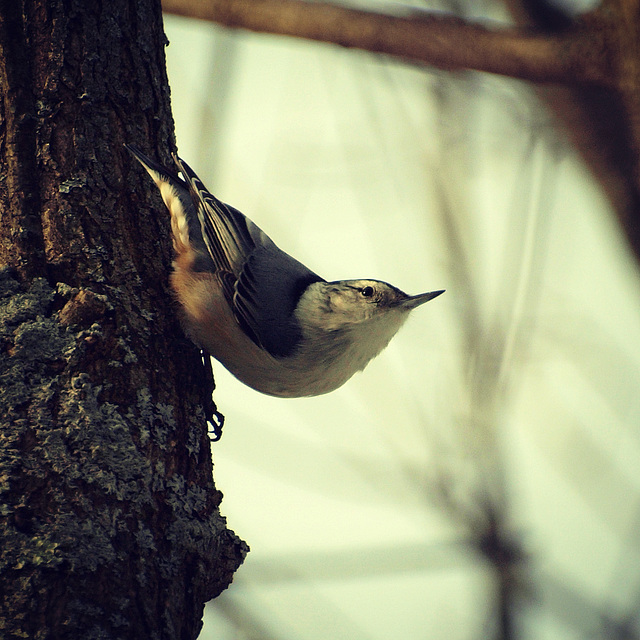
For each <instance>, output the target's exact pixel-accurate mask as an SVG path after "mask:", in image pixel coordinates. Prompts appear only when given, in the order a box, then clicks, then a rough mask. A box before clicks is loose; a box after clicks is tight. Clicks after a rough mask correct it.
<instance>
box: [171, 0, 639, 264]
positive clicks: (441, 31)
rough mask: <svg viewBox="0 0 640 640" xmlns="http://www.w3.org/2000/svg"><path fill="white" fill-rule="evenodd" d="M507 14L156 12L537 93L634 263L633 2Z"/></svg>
mask: <svg viewBox="0 0 640 640" xmlns="http://www.w3.org/2000/svg"><path fill="white" fill-rule="evenodd" d="M507 4H508V5H509V7H510V8H511V10H512V11H513V12H514V14H515V15H516V16H518V18H519V19H520V26H519V27H517V28H498V27H492V28H488V27H485V26H483V25H480V24H473V23H469V22H466V21H465V20H463V19H461V18H458V17H455V16H451V15H445V14H430V13H426V12H413V13H408V12H407V13H406V14H405V15H389V14H385V13H376V12H373V11H362V10H359V9H352V8H347V7H343V6H336V5H332V4H327V3H323V2H306V1H304V0H198V1H197V2H195V1H194V0H163V9H164V10H165V11H166V12H168V13H174V14H176V15H182V16H189V17H193V18H199V19H203V20H210V21H214V22H217V23H219V24H222V25H226V26H229V27H237V28H243V29H249V30H252V31H258V32H265V33H273V34H280V35H289V36H295V37H299V38H307V39H311V40H318V41H322V42H331V43H334V44H338V45H341V46H344V47H354V48H358V49H364V50H367V51H372V52H375V53H383V54H388V55H392V56H397V57H399V58H402V59H405V60H408V61H412V62H417V63H423V64H429V65H432V66H435V67H439V68H443V69H448V70H459V69H470V70H475V71H486V72H489V73H496V74H501V75H505V76H510V77H514V78H519V79H523V80H529V81H531V82H534V83H537V84H538V85H539V87H540V93H541V96H542V98H543V99H544V100H546V101H547V102H548V103H549V105H550V107H551V108H552V110H553V111H554V112H555V113H556V115H557V117H558V118H559V120H560V121H561V122H563V124H564V125H565V126H566V128H567V131H568V133H569V135H570V137H571V138H572V139H573V142H574V144H575V145H576V147H577V149H578V150H579V151H580V153H581V154H582V155H583V157H584V159H585V161H586V162H587V164H588V165H589V167H590V168H591V170H592V171H593V173H594V174H595V176H596V178H597V179H598V180H599V181H600V182H601V184H602V186H603V188H604V190H605V192H606V193H607V195H608V196H609V198H610V200H611V202H612V204H613V206H614V208H615V210H616V212H617V214H618V218H619V221H620V223H621V225H622V228H623V229H624V232H625V234H626V236H627V238H628V241H629V244H630V245H631V248H632V249H633V251H634V253H635V255H636V258H637V259H638V260H640V0H609V1H608V2H605V3H603V4H602V5H601V6H600V7H598V8H597V9H595V10H594V11H591V12H589V13H586V14H583V15H582V16H580V17H578V18H576V19H572V18H570V17H569V16H564V15H562V14H561V12H560V11H559V10H558V9H557V8H552V9H553V11H549V10H547V9H549V8H550V5H548V4H547V3H546V2H545V1H544V0H542V1H541V0H507ZM550 15H552V16H553V24H551V22H550V21H549V16H550ZM559 17H561V18H562V20H558V18H559ZM545 21H546V22H545Z"/></svg>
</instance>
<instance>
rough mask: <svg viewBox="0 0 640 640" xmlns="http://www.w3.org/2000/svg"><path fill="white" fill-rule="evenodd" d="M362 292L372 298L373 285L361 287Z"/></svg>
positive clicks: (366, 296)
mask: <svg viewBox="0 0 640 640" xmlns="http://www.w3.org/2000/svg"><path fill="white" fill-rule="evenodd" d="M360 293H361V294H362V295H363V296H364V297H365V298H370V297H371V296H372V295H373V287H362V289H360Z"/></svg>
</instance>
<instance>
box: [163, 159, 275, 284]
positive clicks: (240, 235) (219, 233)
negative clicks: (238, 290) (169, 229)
mask: <svg viewBox="0 0 640 640" xmlns="http://www.w3.org/2000/svg"><path fill="white" fill-rule="evenodd" d="M173 159H174V161H175V163H176V165H177V167H178V168H179V169H180V171H181V172H182V175H183V176H184V177H185V179H186V182H187V186H188V188H189V193H190V194H191V199H192V201H193V204H194V206H195V207H196V210H197V213H198V220H199V221H200V229H201V234H202V238H203V240H204V243H205V245H206V247H207V251H208V252H209V255H210V256H211V258H212V260H213V262H214V264H215V266H216V268H217V269H219V270H221V271H227V272H230V273H232V274H234V275H235V276H236V278H238V277H240V272H241V270H242V265H243V264H244V261H245V259H246V257H247V256H248V255H250V254H251V252H252V251H254V249H255V248H256V245H257V244H259V233H256V230H257V231H258V232H259V229H258V228H257V227H256V226H255V225H254V224H253V223H252V222H251V221H250V220H249V219H248V218H247V217H246V216H245V215H244V214H242V213H241V212H240V211H238V210H237V209H234V208H233V207H230V206H229V205H227V204H225V203H224V202H222V201H221V200H218V198H216V197H215V196H214V195H213V194H211V193H209V191H208V190H207V188H206V187H205V186H204V184H203V183H202V180H200V178H198V176H197V175H196V174H195V172H194V171H193V170H192V169H191V167H190V166H189V165H188V164H187V163H186V162H185V161H184V160H181V159H180V158H178V157H177V156H175V155H174V157H173ZM263 235H264V234H263ZM265 237H266V236H265ZM256 241H258V242H256Z"/></svg>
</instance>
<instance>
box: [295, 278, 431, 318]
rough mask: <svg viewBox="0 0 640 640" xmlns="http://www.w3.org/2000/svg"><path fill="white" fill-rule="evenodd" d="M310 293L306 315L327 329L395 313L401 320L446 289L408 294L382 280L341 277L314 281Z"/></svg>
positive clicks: (391, 315)
mask: <svg viewBox="0 0 640 640" xmlns="http://www.w3.org/2000/svg"><path fill="white" fill-rule="evenodd" d="M308 293H309V295H308V298H307V300H306V301H305V302H307V304H305V305H303V306H304V307H306V312H305V315H311V316H315V318H314V320H315V321H316V322H317V323H318V324H319V325H325V326H326V328H328V329H338V328H346V327H348V326H350V325H357V324H360V323H363V322H367V321H370V320H376V319H380V320H383V319H384V318H389V320H390V321H391V318H393V317H395V318H396V319H397V321H398V323H399V324H401V323H402V321H403V320H404V316H406V314H407V313H408V312H409V311H411V310H412V309H415V308H416V307H417V306H419V305H421V304H423V303H425V302H427V301H429V300H432V299H433V298H435V297H436V296H439V295H440V294H441V293H443V291H430V292H428V293H421V294H418V295H416V296H409V295H407V294H406V293H404V292H402V291H400V289H398V288H396V287H394V286H393V285H390V284H388V283H386V282H381V281H380V280H339V281H336V282H317V283H314V284H312V285H311V286H310V287H309V292H308Z"/></svg>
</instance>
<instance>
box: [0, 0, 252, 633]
mask: <svg viewBox="0 0 640 640" xmlns="http://www.w3.org/2000/svg"><path fill="white" fill-rule="evenodd" d="M164 44H165V36H164V32H163V28H162V19H161V13H160V5H159V2H157V1H155V0H115V1H114V2H109V3H85V2H82V0H48V1H47V2H42V1H38V0H0V91H1V95H0V267H1V269H0V408H1V410H2V415H1V416H0V536H1V540H2V545H1V550H0V585H1V587H0V590H1V591H2V598H1V599H0V636H1V637H2V638H33V639H36V638H73V639H74V640H75V639H77V638H83V639H88V638H171V639H175V638H184V639H187V638H195V637H196V636H197V634H198V631H199V629H200V627H201V617H202V610H203V605H204V602H206V601H207V600H209V599H211V598H212V597H215V596H216V595H217V594H219V593H220V592H221V591H222V590H223V589H224V588H226V586H227V585H228V584H229V582H230V581H231V578H232V575H233V572H234V571H235V569H236V568H237V567H238V566H239V564H240V563H241V562H242V559H243V557H244V554H245V553H246V550H247V548H246V545H245V544H244V543H243V542H241V541H240V540H239V539H238V538H237V537H236V536H235V535H234V534H233V532H231V531H229V530H228V529H227V528H226V523H225V520H224V518H222V516H221V515H220V513H219V510H218V507H219V504H220V500H221V494H220V493H219V492H217V491H216V490H215V487H214V485H213V478H212V463H211V452H210V444H209V438H208V434H207V424H206V420H205V415H204V412H203V410H202V407H203V406H205V405H206V403H207V402H208V401H210V394H211V390H212V380H211V379H210V376H209V377H208V376H207V374H206V368H205V367H204V365H203V363H202V361H201V358H200V354H199V352H198V351H197V350H196V349H195V347H193V346H192V345H191V344H190V343H189V342H188V341H187V340H186V338H184V336H183V333H182V331H181V330H180V328H179V325H178V322H177V319H176V308H175V305H174V304H173V302H172V298H171V295H170V293H169V291H168V289H167V276H168V273H169V270H170V263H171V243H170V240H169V224H168V220H167V217H166V215H163V214H164V211H163V206H162V205H161V203H160V201H159V200H158V198H157V195H156V194H155V193H153V190H152V189H151V188H150V185H149V181H148V178H147V176H146V175H145V174H144V173H143V172H142V171H141V170H140V168H139V166H138V165H137V164H136V163H135V161H133V160H132V159H131V158H130V157H128V155H127V153H126V151H125V150H124V148H123V147H122V143H123V142H125V141H128V142H136V143H137V144H139V145H140V146H142V147H144V148H146V149H148V150H149V152H150V153H151V154H153V155H155V156H157V157H160V158H162V157H164V158H165V159H167V155H168V149H169V148H170V147H173V146H174V138H173V122H172V118H171V113H170V104H169V90H168V85H167V78H166V72H165V62H164V51H163V46H164Z"/></svg>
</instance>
